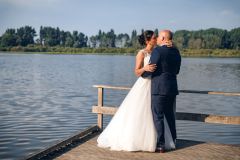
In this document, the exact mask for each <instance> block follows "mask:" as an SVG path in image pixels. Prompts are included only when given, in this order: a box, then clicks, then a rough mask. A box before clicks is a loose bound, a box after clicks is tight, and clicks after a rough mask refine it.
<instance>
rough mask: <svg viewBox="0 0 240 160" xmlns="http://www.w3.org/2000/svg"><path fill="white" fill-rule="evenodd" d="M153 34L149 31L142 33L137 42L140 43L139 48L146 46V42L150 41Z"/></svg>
mask: <svg viewBox="0 0 240 160" xmlns="http://www.w3.org/2000/svg"><path fill="white" fill-rule="evenodd" d="M153 34H154V32H153V31H151V30H146V31H145V32H143V33H142V34H141V35H140V36H138V42H139V43H140V45H141V46H145V45H146V41H150V40H151V38H152V36H153Z"/></svg>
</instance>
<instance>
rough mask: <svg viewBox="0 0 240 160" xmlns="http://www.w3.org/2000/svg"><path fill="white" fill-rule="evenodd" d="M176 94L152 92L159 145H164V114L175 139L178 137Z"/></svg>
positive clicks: (152, 104) (152, 106) (152, 105)
mask: <svg viewBox="0 0 240 160" xmlns="http://www.w3.org/2000/svg"><path fill="white" fill-rule="evenodd" d="M175 100H176V95H159V94H152V98H151V108H152V114H153V121H154V124H155V127H156V131H157V135H158V136H157V147H164V144H165V140H164V116H165V118H166V120H167V122H168V125H169V129H170V131H171V134H172V138H173V141H175V140H176V138H177V133H176V121H175V109H176V108H175V105H176V104H175Z"/></svg>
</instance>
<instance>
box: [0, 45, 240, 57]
mask: <svg viewBox="0 0 240 160" xmlns="http://www.w3.org/2000/svg"><path fill="white" fill-rule="evenodd" d="M139 50H140V48H69V47H43V46H31V47H29V46H28V47H21V46H17V47H5V48H0V52H3V53H9V52H10V53H19V54H21V53H26V54H50V55H60V54H61V55H130V56H135V55H136V54H137V52H138V51H139ZM180 53H181V56H182V57H193V58H194V57H196V58H198V57H206V58H211V57H212V58H240V50H234V49H180Z"/></svg>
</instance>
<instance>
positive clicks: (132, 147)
mask: <svg viewBox="0 0 240 160" xmlns="http://www.w3.org/2000/svg"><path fill="white" fill-rule="evenodd" d="M172 38H173V34H172V32H171V31H169V30H163V31H160V32H159V35H158V37H156V35H155V34H154V32H153V31H150V30H147V31H145V32H144V33H143V34H142V35H140V36H139V43H140V44H141V45H144V46H145V48H144V49H142V50H140V51H139V52H138V54H137V56H136V68H135V73H136V75H137V76H139V78H138V80H137V81H136V82H135V84H134V85H133V87H132V89H131V90H130V92H129V93H128V95H127V96H126V98H125V99H124V100H123V102H122V104H121V105H120V107H119V109H118V111H117V112H116V114H115V115H114V117H113V118H112V120H111V121H110V123H109V124H108V126H107V127H106V128H105V129H104V130H103V132H102V133H101V134H100V136H99V137H98V140H97V142H98V146H99V147H104V148H106V147H110V149H111V150H118V151H120V150H123V151H149V152H159V153H163V152H164V151H165V150H172V149H175V148H176V146H175V145H176V138H177V135H176V120H175V100H176V95H178V86H177V74H178V73H179V70H180V65H181V56H180V53H179V51H178V49H177V48H176V47H175V46H174V45H173V44H172Z"/></svg>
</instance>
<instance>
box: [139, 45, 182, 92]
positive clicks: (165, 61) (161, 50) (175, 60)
mask: <svg viewBox="0 0 240 160" xmlns="http://www.w3.org/2000/svg"><path fill="white" fill-rule="evenodd" d="M149 63H150V64H156V65H157V69H156V70H155V71H154V72H144V73H143V74H142V75H141V76H142V77H149V76H151V77H152V82H151V93H152V94H159V95H178V94H179V92H178V85H177V74H178V73H179V71H180V66H181V55H180V53H179V51H178V49H177V48H175V47H167V46H157V47H156V48H154V50H153V52H152V54H151V58H150V62H149Z"/></svg>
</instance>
